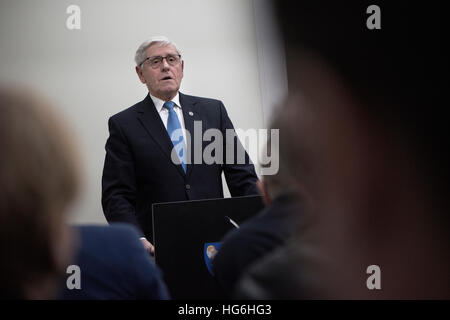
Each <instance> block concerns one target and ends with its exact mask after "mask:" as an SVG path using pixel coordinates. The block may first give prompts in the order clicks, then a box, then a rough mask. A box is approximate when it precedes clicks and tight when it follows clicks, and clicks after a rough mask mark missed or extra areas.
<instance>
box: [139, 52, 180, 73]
mask: <svg viewBox="0 0 450 320" xmlns="http://www.w3.org/2000/svg"><path fill="white" fill-rule="evenodd" d="M164 59H166V61H167V63H168V64H169V65H170V66H172V67H174V66H176V65H177V64H178V63H180V60H181V55H180V54H178V55H174V54H168V55H167V56H165V57H161V56H156V57H148V58H145V60H144V61H142V63H141V66H142V65H143V64H144V63H145V64H148V65H149V66H150V67H152V68H153V69H156V68H159V66H161V63H162V62H163V60H164Z"/></svg>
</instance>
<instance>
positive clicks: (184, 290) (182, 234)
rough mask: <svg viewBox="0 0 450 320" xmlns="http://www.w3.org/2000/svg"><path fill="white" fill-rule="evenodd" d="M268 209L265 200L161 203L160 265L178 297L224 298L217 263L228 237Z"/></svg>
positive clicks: (157, 229)
mask: <svg viewBox="0 0 450 320" xmlns="http://www.w3.org/2000/svg"><path fill="white" fill-rule="evenodd" d="M262 208H263V203H262V199H261V197H259V196H247V197H235V198H225V199H208V200H195V201H181V202H170V203H156V204H154V205H153V208H152V211H153V240H154V245H155V261H156V264H157V265H158V266H159V267H160V268H161V270H162V272H163V275H164V280H165V281H166V284H167V286H168V288H169V291H170V294H171V296H172V298H173V299H221V298H224V296H223V295H222V293H221V290H220V288H219V286H218V285H217V283H216V281H215V279H214V276H213V271H212V268H211V261H212V259H213V256H214V254H215V253H216V252H217V250H220V244H221V243H220V241H221V240H222V238H223V237H224V235H225V234H226V233H227V232H229V231H231V230H232V229H234V228H236V225H240V224H241V223H242V222H243V221H244V220H246V219H248V218H250V217H251V216H253V215H255V214H256V213H258V212H259V211H260V210H261V209H262Z"/></svg>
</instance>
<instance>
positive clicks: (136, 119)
mask: <svg viewBox="0 0 450 320" xmlns="http://www.w3.org/2000/svg"><path fill="white" fill-rule="evenodd" d="M180 104H181V107H182V110H183V116H184V122H185V127H186V130H187V131H189V132H190V134H191V136H192V140H193V141H192V142H193V143H190V144H188V150H190V151H191V154H192V155H193V152H192V150H195V149H194V148H196V147H197V148H198V147H199V146H198V145H195V146H194V143H195V140H196V139H195V138H194V121H202V136H203V132H205V131H206V130H207V129H210V128H215V129H219V130H220V131H221V132H222V133H223V137H224V138H225V136H226V135H225V130H226V129H234V128H233V124H232V123H231V120H230V119H229V117H228V115H227V112H226V110H225V107H224V105H223V104H222V102H221V101H218V100H213V99H207V98H199V97H194V96H188V95H184V94H182V93H180ZM108 124H109V132H110V136H109V138H108V141H107V142H106V158H105V165H104V169H103V178H102V206H103V211H104V213H105V217H106V219H107V220H108V221H109V222H116V221H120V222H128V223H132V224H134V225H136V226H138V227H139V228H140V229H141V230H142V231H143V234H144V235H145V236H146V238H147V239H148V240H149V241H152V234H153V230H152V216H151V211H152V204H153V203H157V202H170V201H183V200H196V199H207V198H221V197H223V189H222V180H221V174H222V172H224V174H225V178H226V180H227V184H228V187H229V190H230V193H231V195H232V196H244V195H252V194H258V191H257V189H256V184H255V183H256V180H257V176H256V174H255V170H254V166H253V164H250V163H249V161H248V155H247V154H246V153H245V155H246V160H247V161H246V164H241V165H238V164H211V165H207V164H205V163H202V164H188V165H187V171H186V173H185V172H184V171H183V169H182V167H181V165H175V164H174V163H173V162H172V160H171V157H170V154H171V150H172V148H173V145H172V142H171V140H170V138H169V135H168V133H167V130H166V128H165V127H164V124H163V122H162V121H161V117H160V116H159V114H158V113H157V111H156V108H155V106H154V104H153V101H152V99H151V98H150V96H149V95H147V96H146V98H145V99H144V100H143V101H141V102H139V103H137V104H135V105H134V106H132V107H130V108H128V109H126V110H124V111H122V112H119V113H118V114H116V115H114V116H112V117H111V118H110V119H109V123H108ZM197 139H198V138H197ZM235 140H236V141H237V144H236V145H237V147H236V146H235V147H234V148H235V151H236V148H242V145H241V144H240V142H239V140H238V139H235ZM224 141H225V139H224ZM209 143H211V142H202V146H201V149H202V150H204V148H205V147H206V146H207V145H208V144H209ZM188 152H189V151H188ZM226 152H227V151H226V147H225V146H224V153H223V158H224V160H225V159H226ZM234 158H235V160H236V152H235V156H234ZM193 160H194V157H193V156H192V162H193ZM223 162H225V161H223ZM234 163H236V161H235V162H234Z"/></svg>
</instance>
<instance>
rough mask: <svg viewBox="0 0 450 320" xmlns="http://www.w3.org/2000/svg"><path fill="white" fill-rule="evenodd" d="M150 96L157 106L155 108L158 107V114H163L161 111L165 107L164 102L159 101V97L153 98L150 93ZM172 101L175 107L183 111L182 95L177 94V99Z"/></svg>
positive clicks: (174, 98)
mask: <svg viewBox="0 0 450 320" xmlns="http://www.w3.org/2000/svg"><path fill="white" fill-rule="evenodd" d="M148 95H149V96H150V98H151V99H152V101H153V104H154V105H155V107H156V111H158V113H160V112H161V109H162V108H163V105H164V102H165V101H164V100H161V99H159V98H157V97H154V96H152V95H151V94H150V92H149V93H148ZM170 101H173V102H175V105H176V106H177V107H178V108H180V109H181V104H180V94H179V93H178V92H177V94H176V95H175V97H173V98H172V100H170Z"/></svg>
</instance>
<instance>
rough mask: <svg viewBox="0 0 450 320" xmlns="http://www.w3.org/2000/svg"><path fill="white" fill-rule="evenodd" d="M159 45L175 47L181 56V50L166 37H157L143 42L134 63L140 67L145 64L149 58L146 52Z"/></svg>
mask: <svg viewBox="0 0 450 320" xmlns="http://www.w3.org/2000/svg"><path fill="white" fill-rule="evenodd" d="M155 43H158V44H159V45H160V46H168V45H173V46H174V47H175V49H176V50H177V52H178V54H179V55H181V52H180V50H178V48H177V45H176V44H175V43H174V42H172V41H170V40H169V39H167V38H166V37H164V36H157V37H152V38H150V39H149V40H147V41H145V42H143V43H142V44H141V45H140V46H139V48H138V49H137V50H136V54H135V55H134V61H135V62H136V65H137V66H139V65H140V64H142V62H144V60H145V59H146V58H147V56H146V53H145V51H146V50H147V49H148V48H149V47H150V46H151V45H153V44H155Z"/></svg>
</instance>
